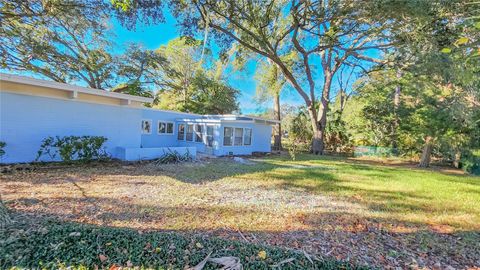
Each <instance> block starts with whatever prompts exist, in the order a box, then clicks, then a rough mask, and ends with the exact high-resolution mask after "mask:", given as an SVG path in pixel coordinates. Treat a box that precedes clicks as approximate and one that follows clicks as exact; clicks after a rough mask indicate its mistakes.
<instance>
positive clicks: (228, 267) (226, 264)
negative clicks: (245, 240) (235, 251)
mask: <svg viewBox="0 0 480 270" xmlns="http://www.w3.org/2000/svg"><path fill="white" fill-rule="evenodd" d="M210 255H211V253H209V254H208V255H207V257H205V259H203V260H202V261H201V262H200V263H198V264H197V265H195V266H194V267H192V268H189V269H188V270H202V269H203V268H204V267H205V265H206V264H207V262H213V263H216V264H219V265H221V266H222V268H221V269H224V270H242V269H243V266H242V264H241V263H240V259H239V258H237V257H220V258H210Z"/></svg>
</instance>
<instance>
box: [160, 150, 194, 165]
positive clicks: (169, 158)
mask: <svg viewBox="0 0 480 270" xmlns="http://www.w3.org/2000/svg"><path fill="white" fill-rule="evenodd" d="M192 160H193V157H192V156H191V155H190V152H189V151H188V150H187V151H186V152H185V153H184V154H180V153H178V152H177V151H172V150H170V149H168V152H167V153H164V155H163V156H161V157H160V158H159V159H157V160H156V161H155V163H157V164H170V163H180V162H187V161H192Z"/></svg>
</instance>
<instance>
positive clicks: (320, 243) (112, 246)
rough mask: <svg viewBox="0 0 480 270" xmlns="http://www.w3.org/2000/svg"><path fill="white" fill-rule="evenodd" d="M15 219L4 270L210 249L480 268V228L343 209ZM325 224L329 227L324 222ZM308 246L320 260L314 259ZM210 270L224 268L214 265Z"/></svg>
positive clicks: (258, 262)
mask: <svg viewBox="0 0 480 270" xmlns="http://www.w3.org/2000/svg"><path fill="white" fill-rule="evenodd" d="M122 207H124V208H125V209H124V210H125V211H132V212H134V211H135V210H136V209H137V207H136V206H135V205H129V204H124V205H123V206H122ZM177 210H178V209H177ZM182 211H195V209H190V208H185V209H183V210H182ZM244 211H249V210H244ZM13 217H14V220H16V223H14V224H13V225H12V226H10V227H8V228H7V229H6V230H3V231H0V240H1V241H0V245H1V248H2V252H3V255H2V256H0V268H2V269H8V268H11V267H19V268H40V267H41V268H42V269H58V268H62V267H69V266H73V267H81V266H83V267H86V268H89V269H95V268H97V267H99V268H107V269H108V268H110V267H111V266H112V265H116V266H130V267H135V266H136V267H139V266H143V267H151V268H155V269H184V268H186V267H188V266H193V265H196V264H198V263H199V262H200V261H201V260H203V259H204V258H205V257H206V256H207V255H208V254H211V256H212V257H222V256H235V257H238V258H240V260H241V263H242V264H243V266H244V269H271V268H272V267H271V266H272V265H275V264H277V263H279V262H281V261H284V260H287V259H292V258H293V259H294V260H293V261H291V262H287V263H284V264H283V265H282V267H281V269H355V268H356V267H358V265H364V264H365V263H366V264H368V265H370V266H371V267H374V266H376V267H385V266H387V265H388V266H397V267H398V266H400V267H407V266H409V265H411V262H412V259H415V260H416V261H417V262H418V263H419V266H420V267H432V266H433V265H434V264H436V263H440V264H441V265H450V266H453V267H455V268H457V267H458V268H468V267H474V266H478V265H477V263H478V260H479V259H480V257H479V254H478V252H476V251H477V250H478V249H479V248H480V232H478V231H464V232H457V233H453V234H443V233H435V232H431V231H425V230H416V231H412V232H408V233H404V232H402V233H392V232H389V231H386V230H383V229H382V228H381V227H379V226H378V225H379V224H388V223H389V222H391V220H380V219H364V218H360V217H356V216H352V215H351V213H340V212H339V213H323V214H311V215H307V216H306V217H305V222H306V223H308V224H310V225H311V226H312V227H313V228H318V229H312V230H288V231H282V232H275V231H262V230H243V234H241V233H239V232H238V231H236V230H228V229H227V230H223V229H216V230H203V229H190V230H152V229H148V228H147V229H146V230H145V229H144V230H138V229H132V228H119V227H111V226H108V225H93V224H82V223H78V222H70V221H68V219H65V216H63V217H61V216H57V215H52V216H45V215H39V214H38V213H31V212H14V213H13ZM140 221H143V220H140ZM341 223H348V224H350V225H349V229H350V230H338V229H335V227H336V226H337V225H338V224H341ZM106 224H108V223H106ZM325 224H327V225H328V226H329V227H324V225H325ZM328 228H330V229H328ZM273 245H277V246H282V247H287V248H294V249H295V250H292V249H285V248H279V247H274V246H273ZM303 249H305V250H307V251H308V252H309V253H310V254H315V255H316V256H318V257H319V258H320V259H319V260H313V261H310V260H309V259H308V258H307V257H306V256H305V255H304V253H303V252H302V251H301V250H303ZM260 251H265V252H266V259H262V258H260V257H259V255H258V254H259V252H260ZM326 253H327V255H324V254H326ZM330 256H336V257H337V258H343V259H348V258H349V259H351V261H352V262H356V263H354V264H353V265H352V264H349V263H345V262H342V261H339V260H338V259H335V258H334V257H330ZM356 256H358V257H356ZM355 265H357V266H355ZM205 269H218V266H217V265H215V264H207V267H206V268H205Z"/></svg>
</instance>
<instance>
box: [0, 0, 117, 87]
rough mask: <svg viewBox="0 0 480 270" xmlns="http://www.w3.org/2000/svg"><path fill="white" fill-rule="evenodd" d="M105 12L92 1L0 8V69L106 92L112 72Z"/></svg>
mask: <svg viewBox="0 0 480 270" xmlns="http://www.w3.org/2000/svg"><path fill="white" fill-rule="evenodd" d="M107 11H108V6H106V5H104V4H102V3H97V2H96V1H79V0H68V1H53V0H52V1H7V2H2V4H1V6H0V20H1V21H2V28H1V30H0V54H1V56H0V61H1V65H2V68H5V69H8V70H13V71H20V72H24V71H28V72H33V73H36V74H40V75H43V76H45V77H47V78H50V79H52V80H54V81H58V82H69V81H81V82H84V83H86V84H87V85H88V86H89V87H92V88H98V89H104V88H106V87H107V86H108V85H109V80H110V79H111V78H112V68H113V64H112V62H113V57H112V56H111V55H110V53H108V49H109V46H110V43H109V42H108V39H107V33H108V28H107V25H106V20H107V19H108V12H107Z"/></svg>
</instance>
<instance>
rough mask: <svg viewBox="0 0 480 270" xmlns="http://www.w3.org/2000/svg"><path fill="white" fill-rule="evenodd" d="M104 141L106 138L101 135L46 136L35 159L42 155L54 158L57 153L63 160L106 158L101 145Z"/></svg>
mask: <svg viewBox="0 0 480 270" xmlns="http://www.w3.org/2000/svg"><path fill="white" fill-rule="evenodd" d="M106 141H107V138H105V137H102V136H65V137H59V136H56V137H47V138H45V139H44V140H43V141H42V145H41V146H40V149H39V150H38V153H37V158H36V160H37V161H38V160H39V159H40V158H41V157H42V156H48V157H50V158H51V159H52V160H54V159H56V157H57V155H59V156H60V158H61V159H62V161H63V162H71V161H73V160H79V161H81V162H88V161H92V160H95V159H97V160H98V159H106V158H108V154H107V153H106V152H105V148H104V147H103V144H104V143H105V142H106Z"/></svg>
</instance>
